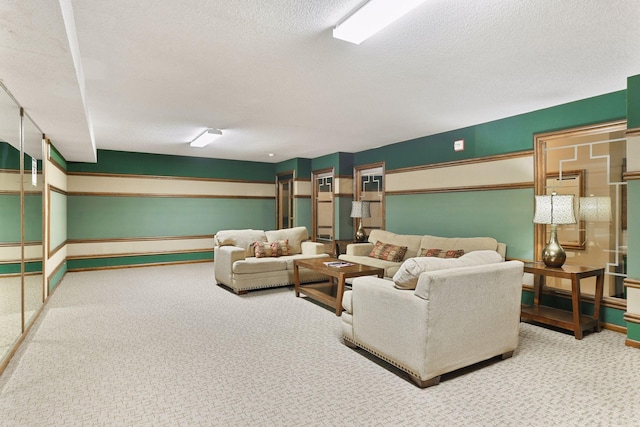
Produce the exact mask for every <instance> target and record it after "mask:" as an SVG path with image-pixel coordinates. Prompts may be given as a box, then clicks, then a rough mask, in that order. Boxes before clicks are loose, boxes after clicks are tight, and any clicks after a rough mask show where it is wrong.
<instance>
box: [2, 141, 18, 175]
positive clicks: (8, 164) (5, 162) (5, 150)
mask: <svg viewBox="0 0 640 427" xmlns="http://www.w3.org/2000/svg"><path fill="white" fill-rule="evenodd" d="M0 169H13V170H20V150H18V149H16V148H15V147H14V146H13V145H11V144H9V143H8V142H5V141H0Z"/></svg>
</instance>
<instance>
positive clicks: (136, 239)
mask: <svg viewBox="0 0 640 427" xmlns="http://www.w3.org/2000/svg"><path fill="white" fill-rule="evenodd" d="M214 236H215V234H202V235H194V236H154V237H113V238H111V237H109V238H103V239H67V240H66V242H65V243H67V244H82V243H114V242H149V241H158V240H198V239H213V237H214Z"/></svg>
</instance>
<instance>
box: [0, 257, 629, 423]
mask: <svg viewBox="0 0 640 427" xmlns="http://www.w3.org/2000/svg"><path fill="white" fill-rule="evenodd" d="M624 341H625V335H624V334H620V333H616V332H612V331H608V330H604V331H602V332H601V333H592V334H587V335H586V336H585V338H584V339H583V340H580V341H579V340H576V339H574V338H573V336H572V335H571V334H566V333H562V332H557V331H553V330H550V329H546V328H542V327H539V326H534V325H529V324H524V323H522V324H521V327H520V345H519V347H518V350H517V351H516V353H515V355H514V356H513V357H512V358H510V359H507V360H504V361H498V360H492V361H490V362H486V363H482V364H480V365H474V366H473V367H471V368H466V369H464V370H461V371H458V372H454V373H451V374H447V375H444V376H443V377H442V381H441V383H440V384H439V385H437V386H434V387H430V388H426V389H419V388H417V387H415V386H414V385H413V384H412V383H411V382H410V381H409V380H408V379H407V377H406V375H405V374H404V373H402V372H400V371H398V370H396V369H394V368H392V367H390V366H389V365H387V364H385V363H384V362H381V361H379V360H377V359H375V358H373V357H371V356H368V355H367V354H366V353H365V352H363V351H361V350H352V349H350V348H348V347H346V346H345V345H344V344H343V343H342V339H341V326H340V319H339V318H338V317H336V315H335V313H334V312H332V310H330V309H327V308H325V307H323V306H320V305H318V304H316V303H313V302H311V301H309V300H306V299H305V298H296V297H295V296H294V292H293V289H292V287H285V288H277V289H269V290H262V291H254V292H250V293H249V294H247V295H243V296H238V295H235V294H234V293H232V292H229V291H228V290H226V289H224V288H221V287H219V286H217V285H216V284H215V281H214V278H213V264H212V263H203V264H188V265H175V266H162V267H146V268H129V269H119V270H103V271H91V272H79V273H68V274H67V275H66V276H65V278H64V280H63V281H62V283H61V284H60V285H59V287H58V289H57V290H56V291H55V292H54V294H53V295H52V296H51V297H50V299H49V301H48V302H47V304H46V306H45V308H44V310H43V312H42V313H41V315H40V317H39V318H38V320H37V322H36V324H35V325H34V327H33V328H32V329H31V331H30V333H29V334H28V336H27V337H26V339H25V341H24V343H23V344H22V346H21V347H20V349H19V350H18V352H17V353H16V355H15V356H14V358H13V359H12V361H11V362H10V364H9V366H8V367H7V369H6V370H5V372H4V374H2V376H0V425H2V426H374V425H375V426H377V425H379V426H405V425H406V426H638V425H640V352H639V351H638V350H637V349H633V348H630V347H626V346H625V345H624Z"/></svg>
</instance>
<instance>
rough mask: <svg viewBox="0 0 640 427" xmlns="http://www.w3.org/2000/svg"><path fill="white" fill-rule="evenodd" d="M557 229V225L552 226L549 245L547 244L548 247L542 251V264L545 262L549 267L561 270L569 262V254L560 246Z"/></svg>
mask: <svg viewBox="0 0 640 427" xmlns="http://www.w3.org/2000/svg"><path fill="white" fill-rule="evenodd" d="M557 229H558V226H557V225H555V224H552V225H551V236H550V238H549V243H547V246H545V247H544V249H543V250H542V262H544V263H545V265H546V266H547V267H555V268H560V267H562V265H563V264H564V262H565V261H566V260H567V253H566V252H565V251H564V249H563V248H562V246H560V243H558V237H557Z"/></svg>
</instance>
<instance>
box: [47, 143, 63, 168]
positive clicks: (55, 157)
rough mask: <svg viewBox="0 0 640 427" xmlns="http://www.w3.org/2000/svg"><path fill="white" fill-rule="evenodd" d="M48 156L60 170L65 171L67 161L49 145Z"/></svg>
mask: <svg viewBox="0 0 640 427" xmlns="http://www.w3.org/2000/svg"><path fill="white" fill-rule="evenodd" d="M49 155H50V157H51V159H52V160H53V161H54V162H56V163H57V164H58V165H60V166H61V167H62V169H64V170H67V161H66V160H65V158H64V157H63V156H62V154H60V152H59V151H58V149H57V148H56V147H54V146H53V144H49Z"/></svg>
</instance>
